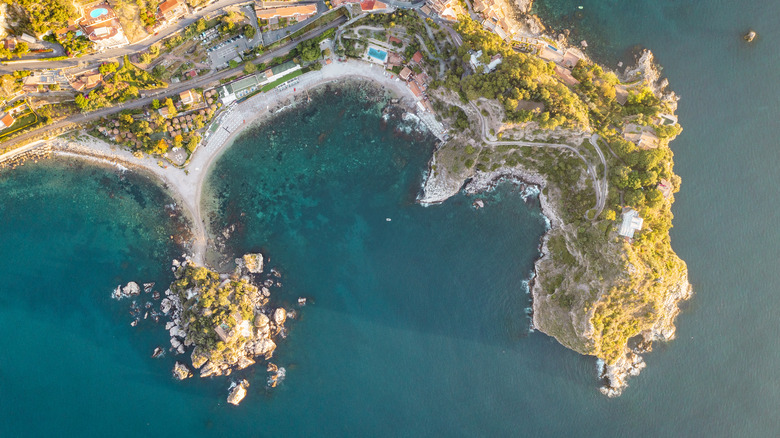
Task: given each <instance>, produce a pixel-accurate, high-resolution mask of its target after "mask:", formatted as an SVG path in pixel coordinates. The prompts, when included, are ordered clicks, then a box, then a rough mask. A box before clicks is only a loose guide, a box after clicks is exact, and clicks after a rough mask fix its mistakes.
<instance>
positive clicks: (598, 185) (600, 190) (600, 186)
mask: <svg viewBox="0 0 780 438" xmlns="http://www.w3.org/2000/svg"><path fill="white" fill-rule="evenodd" d="M470 105H471V109H473V110H474V113H476V115H477V117H478V118H479V123H480V127H481V129H482V133H481V134H482V141H483V142H485V143H486V144H488V145H491V146H531V147H546V148H553V149H566V150H568V151H571V152H573V153H574V154H575V155H577V156H578V157H579V158H580V159H581V160H582V161H583V162H584V163H585V166H586V168H587V169H588V174H590V176H591V178H592V179H593V190H594V191H595V193H596V205H595V206H594V211H595V214H594V215H593V218H588V219H591V220H595V219H596V218H597V217H598V216H599V215H600V214H601V212H602V210H604V205H605V204H606V202H607V190H608V187H607V162H606V160H605V159H604V154H603V153H602V152H601V149H600V148H599V147H598V145H597V143H596V142H597V141H598V139H599V138H600V137H599V136H598V134H593V135H592V136H591V137H590V143H591V144H592V145H593V148H594V149H596V152H597V153H598V155H599V158H600V159H601V164H602V165H603V166H604V175H602V177H601V178H599V176H598V172H597V170H596V167H595V166H594V165H593V164H592V163H591V162H590V161H588V160H587V159H586V158H585V156H583V155H582V153H580V151H579V150H578V149H577V148H576V147H574V146H569V145H567V144H560V143H537V142H531V141H522V140H512V141H499V140H495V139H491V138H489V137H488V129H487V122H486V121H485V118H484V117H483V116H482V112H481V111H480V110H479V108H478V107H477V105H476V104H475V103H474V102H471V103H470ZM458 106H460V105H458ZM460 108H461V109H463V110H464V111H466V112H470V111H469V109H468V108H464V107H460Z"/></svg>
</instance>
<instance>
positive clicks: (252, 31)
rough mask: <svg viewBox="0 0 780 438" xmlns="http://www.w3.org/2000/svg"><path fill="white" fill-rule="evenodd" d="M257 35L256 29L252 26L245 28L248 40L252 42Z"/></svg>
mask: <svg viewBox="0 0 780 438" xmlns="http://www.w3.org/2000/svg"><path fill="white" fill-rule="evenodd" d="M255 33H257V31H256V30H255V27H254V26H252V25H251V24H247V25H246V26H244V35H246V37H247V39H250V40H251V39H252V38H254V37H255Z"/></svg>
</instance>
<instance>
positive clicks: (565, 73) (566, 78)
mask: <svg viewBox="0 0 780 438" xmlns="http://www.w3.org/2000/svg"><path fill="white" fill-rule="evenodd" d="M555 74H557V75H558V77H559V78H560V79H561V80H562V81H563V83H564V84H566V85H568V86H570V87H573V86H575V85H577V84H579V83H580V81H578V80H577V79H576V78H575V77H574V76H572V74H571V71H569V69H568V68H563V67H561V66H560V65H557V64H556V65H555Z"/></svg>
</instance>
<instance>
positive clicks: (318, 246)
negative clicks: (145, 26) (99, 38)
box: [0, 0, 780, 437]
mask: <svg viewBox="0 0 780 438" xmlns="http://www.w3.org/2000/svg"><path fill="white" fill-rule="evenodd" d="M580 4H582V5H583V6H584V8H583V9H582V10H581V11H582V13H581V15H580V16H578V15H575V13H576V12H577V11H578V9H577V6H579V5H580ZM544 6H546V8H542V4H541V3H539V4H538V5H537V9H539V12H540V13H541V14H543V18H544V19H546V20H547V21H548V23H551V24H552V25H553V26H555V27H558V26H565V27H572V29H573V33H574V39H575V40H580V39H586V40H587V41H588V44H589V46H590V48H591V50H592V53H593V54H594V56H596V57H597V58H598V59H599V60H601V61H603V62H605V63H607V64H609V65H615V64H616V63H617V61H618V60H621V59H625V58H626V57H627V56H628V55H627V54H628V53H630V51H631V50H632V49H633V48H634V47H635V46H636V45H642V46H645V47H649V48H651V49H653V51H654V52H655V54H656V57H657V60H658V61H659V62H660V63H661V64H662V65H663V66H664V68H665V69H664V73H665V75H666V76H667V77H668V78H669V80H670V82H671V84H672V88H673V89H674V90H675V91H676V92H677V93H678V94H679V95H680V96H681V97H682V100H681V102H680V107H679V110H678V114H679V116H680V121H681V123H682V124H683V126H684V128H685V131H684V133H683V134H682V135H681V136H680V138H678V139H677V140H675V142H674V143H673V144H672V147H673V149H674V151H675V164H676V171H677V172H678V173H679V174H680V175H681V176H682V178H683V190H682V192H680V193H679V194H677V195H676V198H677V202H676V204H675V207H674V213H675V220H674V225H675V227H674V228H673V229H672V243H673V246H674V248H675V250H676V251H677V252H678V254H679V255H680V256H681V257H682V258H683V259H684V260H685V261H686V262H687V263H688V267H689V270H690V276H691V281H692V283H693V285H694V288H695V291H696V295H695V296H694V298H693V300H692V301H691V302H690V303H689V304H687V305H686V306H685V309H684V313H683V314H682V315H681V317H680V318H679V319H678V339H677V340H675V341H674V342H672V343H670V344H667V345H659V346H656V348H655V350H654V351H653V353H651V354H649V355H647V357H646V360H647V363H648V368H647V369H646V370H645V371H643V373H642V375H641V376H640V377H638V378H635V379H633V380H631V382H630V385H631V386H630V387H629V389H628V390H627V391H626V392H625V393H624V395H623V396H622V397H620V398H618V399H612V400H610V399H606V398H604V397H602V396H601V395H600V394H599V393H598V391H597V389H596V388H597V382H596V381H595V377H594V375H595V365H594V361H593V360H592V359H591V358H585V357H581V356H578V355H576V354H574V353H572V352H570V351H567V350H565V349H564V348H563V347H561V346H559V345H558V344H556V343H555V341H553V340H551V339H550V338H548V337H546V336H544V335H541V334H538V333H532V334H529V333H528V332H527V328H528V319H527V317H526V316H525V312H524V308H525V307H527V306H528V304H529V302H528V296H527V295H526V293H525V288H524V287H523V280H524V279H527V278H528V274H529V272H530V269H531V265H532V261H533V259H534V257H536V247H537V245H538V239H539V236H540V235H541V233H542V231H543V222H542V220H541V218H540V216H539V212H538V208H537V207H536V206H535V204H534V200H533V199H531V200H530V201H529V204H526V203H525V202H524V201H523V200H522V199H521V197H520V195H519V193H518V192H519V189H517V188H515V187H512V186H511V185H504V186H501V187H500V188H499V189H498V190H496V191H495V192H493V193H491V194H489V195H488V196H487V197H486V199H487V206H486V208H485V209H482V210H478V211H475V210H473V209H472V208H471V207H470V204H471V201H472V199H470V198H468V197H465V196H458V197H456V198H453V199H451V200H450V201H448V202H446V203H444V204H443V205H440V206H435V207H429V208H422V207H419V206H417V205H415V204H414V203H413V199H414V196H415V194H416V190H417V188H418V187H419V184H420V181H421V178H422V172H423V169H424V167H425V162H426V160H427V158H428V156H429V154H430V150H431V148H432V146H433V144H432V142H431V140H430V139H429V138H427V137H424V136H423V137H420V136H416V135H407V134H400V133H399V132H398V129H397V126H398V123H397V122H394V121H390V122H388V123H383V122H382V120H381V118H380V115H379V113H378V109H377V106H376V105H374V104H372V103H371V102H369V101H367V100H366V99H363V98H357V102H356V101H355V100H356V99H355V98H354V97H350V96H351V95H347V96H344V95H343V93H342V95H340V96H338V97H337V96H333V95H329V96H325V97H323V98H315V99H316V100H315V102H314V103H315V105H313V106H312V107H309V108H304V109H298V110H294V111H292V112H289V113H286V114H284V115H282V116H281V117H279V118H277V119H275V120H273V121H272V122H271V123H270V124H269V125H268V126H269V127H267V128H259V129H255V130H252V131H250V132H249V133H248V134H247V136H246V137H244V138H243V139H239V140H238V141H237V142H236V144H235V145H234V146H233V147H232V148H231V149H230V150H228V151H227V152H226V154H225V155H224V157H223V158H222V159H221V160H220V161H219V162H218V163H217V167H216V168H215V171H214V174H213V177H212V180H211V182H212V185H213V192H214V194H215V195H216V197H217V198H216V199H217V201H215V203H214V204H213V205H212V207H213V208H215V209H216V211H217V212H218V214H217V215H216V216H214V217H212V219H213V220H214V223H215V225H218V226H224V225H232V224H238V225H239V226H238V231H237V232H235V233H234V234H233V237H232V238H231V239H230V240H229V241H228V244H229V248H230V249H231V250H232V251H233V252H235V253H236V254H238V253H240V252H242V251H245V250H258V249H260V250H263V251H264V252H266V253H267V254H268V255H269V256H270V257H271V265H273V266H276V267H277V268H279V269H280V270H281V271H282V273H283V274H284V276H283V278H282V281H283V283H284V286H283V288H282V289H281V291H280V298H281V299H283V300H287V301H289V302H292V301H294V299H295V298H297V297H298V296H300V295H303V296H306V297H308V298H309V299H310V304H309V305H307V306H306V307H305V308H303V309H302V311H301V313H300V319H299V320H298V321H295V322H294V323H293V324H292V325H291V327H292V330H291V334H290V336H289V338H288V339H287V340H286V341H284V342H283V343H282V344H281V345H280V347H279V349H278V354H277V357H276V358H275V360H274V361H275V362H276V363H279V364H280V365H283V366H286V367H287V369H288V374H287V379H286V380H285V381H284V382H283V384H282V385H281V386H280V387H279V388H276V389H275V390H273V391H267V390H265V389H264V388H263V385H262V380H263V377H264V374H265V373H264V372H263V371H262V370H259V369H258V370H256V375H255V376H253V377H252V378H251V379H250V380H252V386H251V387H250V391H249V395H248V396H247V398H246V400H245V401H244V402H243V403H242V404H241V406H239V407H238V408H234V407H230V406H226V404H225V401H224V399H225V396H226V391H225V387H226V382H225V381H224V380H219V379H214V380H194V379H193V380H189V381H185V382H182V383H179V382H174V381H172V380H171V378H170V375H169V370H170V366H171V364H172V361H173V358H171V357H170V356H168V357H165V358H163V359H159V360H152V359H150V358H149V355H150V353H151V350H152V349H153V348H154V346H156V345H157V344H158V343H162V342H164V341H165V333H163V331H162V330H161V329H159V328H157V327H155V326H154V325H153V324H151V323H150V322H148V321H147V322H145V323H142V324H141V325H140V326H139V327H137V328H131V327H130V326H129V324H128V323H129V321H130V317H129V315H128V314H127V302H115V301H112V300H110V299H109V293H110V290H111V289H112V288H113V287H114V286H115V285H116V284H118V283H120V282H127V281H129V280H141V281H145V280H147V279H149V280H156V281H158V282H161V283H164V282H165V281H167V280H169V279H170V276H169V274H168V272H169V271H168V270H167V266H168V262H169V259H170V258H171V257H172V256H174V255H176V254H178V253H179V252H180V250H179V249H178V248H176V246H175V245H174V244H172V243H170V238H169V236H170V235H171V234H173V233H175V232H176V228H175V226H174V225H173V224H171V223H170V218H169V217H168V213H167V212H166V210H165V209H164V208H163V207H162V205H164V204H166V203H169V202H170V200H168V199H166V198H165V195H164V194H163V192H162V191H161V190H159V189H158V188H156V186H154V185H153V184H151V183H149V182H148V181H145V180H144V179H143V178H141V177H135V176H133V175H125V177H124V180H122V179H121V178H120V175H119V174H118V173H117V172H116V171H115V170H112V169H102V168H95V167H90V166H85V167H81V168H79V169H73V168H69V167H67V166H66V165H59V164H56V163H52V162H46V163H43V164H38V165H30V166H25V167H23V168H20V169H17V170H15V171H13V172H3V173H0V224H1V226H2V232H0V255H3V256H4V257H3V261H4V263H2V264H0V278H2V279H3V282H2V286H0V328H2V331H3V333H4V336H0V352H2V353H0V394H2V397H0V420H1V421H0V436H49V435H56V436H60V435H66V436H67V435H78V436H106V435H112V436H138V435H141V434H152V435H162V434H175V435H176V436H183V435H184V436H225V435H228V434H236V435H238V434H241V435H242V436H367V435H370V436H583V437H591V436H629V435H631V436H648V437H656V436H702V437H704V436H706V437H710V436H723V437H732V436H756V437H764V436H775V435H777V431H778V430H780V421H779V420H778V417H777V414H776V410H777V406H780V377H779V376H780V374H778V372H777V369H778V365H779V364H780V328H779V327H780V324H778V317H777V309H778V308H780V296H779V295H778V293H777V291H778V289H779V288H778V286H779V285H780V273H779V272H780V270H778V269H777V267H776V265H775V264H776V263H777V260H778V254H777V252H778V251H777V248H779V247H780V245H779V244H780V232H778V231H777V230H775V227H774V226H773V223H774V218H776V217H778V209H777V207H776V204H775V201H776V200H777V199H778V189H777V188H778V187H780V185H779V184H778V183H780V181H778V179H780V176H778V175H779V174H778V172H777V171H776V169H775V168H776V166H777V163H778V152H777V147H778V140H777V139H778V138H780V124H778V123H777V122H776V119H777V117H778V110H777V108H778V97H780V92H779V87H780V85H778V84H780V77H779V76H780V72H778V69H777V67H778V66H780V59H778V58H779V57H780V55H779V54H778V52H777V50H776V43H777V41H778V39H780V29H778V28H777V26H776V23H775V21H776V18H777V17H778V16H780V5H779V4H777V3H774V2H769V1H756V2H750V3H737V2H726V1H718V2H715V1H712V2H681V1H674V0H655V1H633V2H618V1H591V2H581V1H569V0H547V1H545V2H544ZM748 27H753V28H755V29H756V30H757V31H758V32H759V39H758V40H757V41H756V43H755V44H754V45H752V46H748V45H746V44H745V43H743V42H742V40H741V35H742V34H743V33H744V32H746V31H747V29H748ZM242 213H243V215H242ZM388 217H389V218H391V219H392V221H390V222H388V221H386V218H388Z"/></svg>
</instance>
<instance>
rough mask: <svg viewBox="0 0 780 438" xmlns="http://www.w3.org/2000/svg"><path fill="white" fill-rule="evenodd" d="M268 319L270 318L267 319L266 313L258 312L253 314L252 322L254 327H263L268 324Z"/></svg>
mask: <svg viewBox="0 0 780 438" xmlns="http://www.w3.org/2000/svg"><path fill="white" fill-rule="evenodd" d="M269 321H270V320H269V319H268V315H266V314H265V313H258V314H257V315H255V321H254V324H255V327H265V326H267V325H268V322H269Z"/></svg>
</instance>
